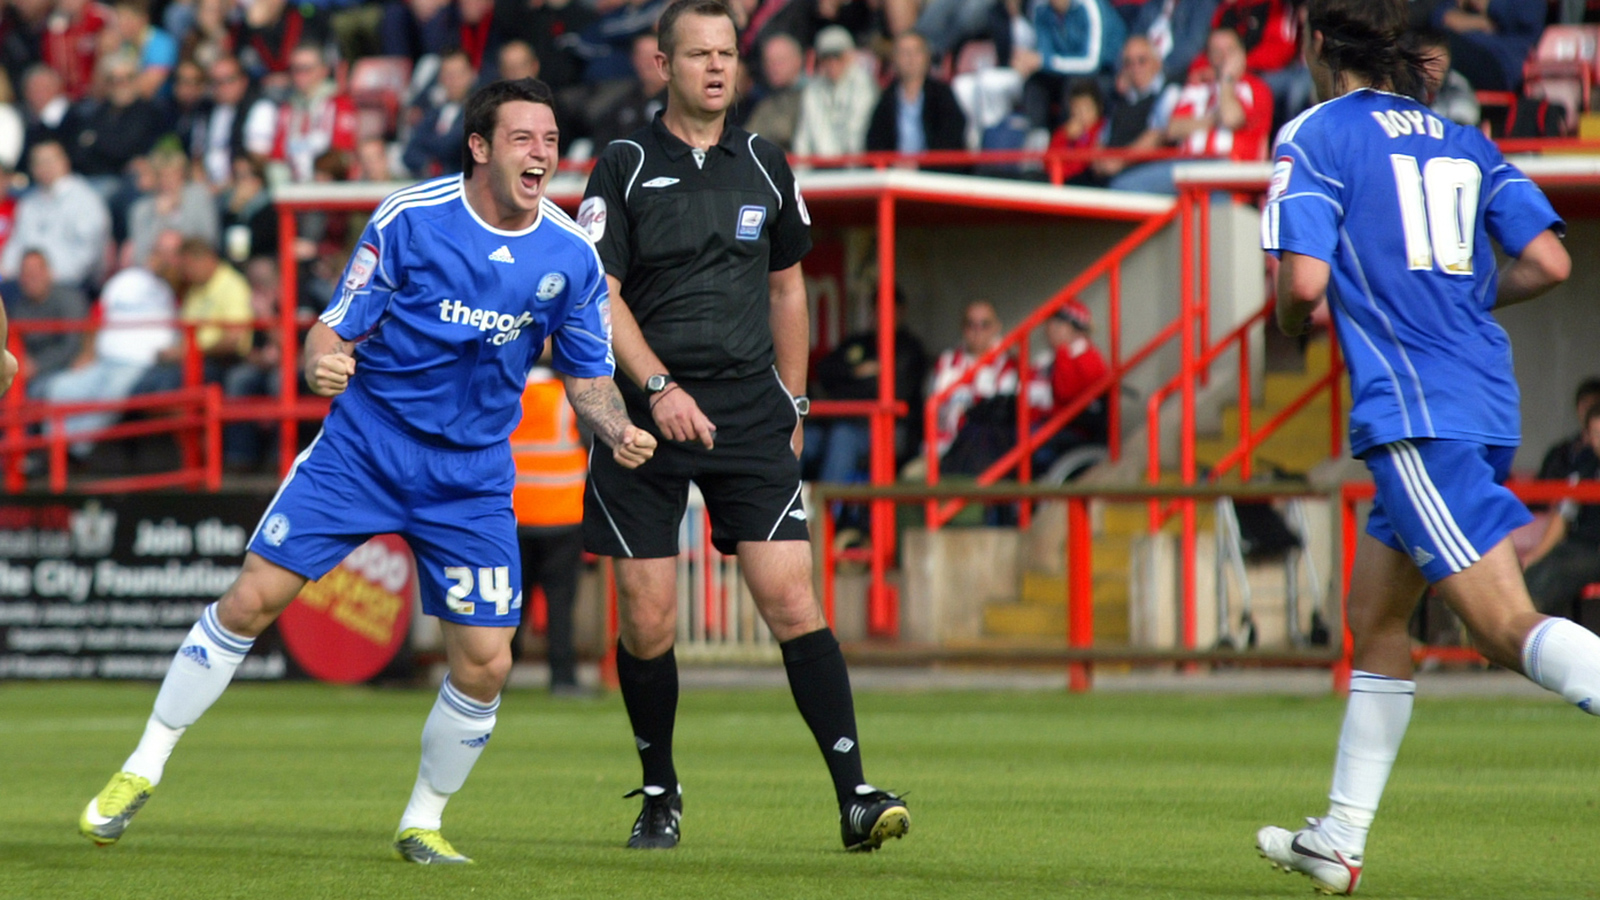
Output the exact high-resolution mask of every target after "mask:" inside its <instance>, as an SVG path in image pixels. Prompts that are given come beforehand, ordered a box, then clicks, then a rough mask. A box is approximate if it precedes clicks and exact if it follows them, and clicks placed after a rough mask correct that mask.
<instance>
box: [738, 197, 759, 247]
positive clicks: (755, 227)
mask: <svg viewBox="0 0 1600 900" xmlns="http://www.w3.org/2000/svg"><path fill="white" fill-rule="evenodd" d="M766 220H767V208H766V207H765V206H741V207H739V230H738V231H737V232H735V236H736V237H738V238H739V240H741V241H753V240H756V239H758V238H760V237H761V223H762V222H765V221H766Z"/></svg>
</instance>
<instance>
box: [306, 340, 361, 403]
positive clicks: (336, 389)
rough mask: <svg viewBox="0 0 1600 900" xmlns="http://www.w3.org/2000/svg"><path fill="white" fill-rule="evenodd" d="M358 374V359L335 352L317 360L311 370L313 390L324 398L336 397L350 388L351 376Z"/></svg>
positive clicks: (325, 354) (341, 352)
mask: <svg viewBox="0 0 1600 900" xmlns="http://www.w3.org/2000/svg"><path fill="white" fill-rule="evenodd" d="M355 373H356V358H355V357H354V356H351V355H350V354H348V353H345V352H343V351H339V350H335V351H333V352H331V353H324V354H323V355H322V356H320V357H318V358H317V364H316V366H315V367H313V368H312V370H311V378H310V379H309V380H310V382H311V390H312V391H314V392H316V393H317V394H319V395H321V396H323V397H336V396H338V395H339V394H342V393H344V389H345V388H347V387H349V386H350V376H351V375H354V374H355Z"/></svg>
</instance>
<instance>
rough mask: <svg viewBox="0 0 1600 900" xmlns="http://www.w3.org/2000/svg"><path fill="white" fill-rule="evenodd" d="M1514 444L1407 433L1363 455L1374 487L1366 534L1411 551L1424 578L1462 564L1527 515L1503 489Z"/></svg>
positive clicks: (1474, 559)
mask: <svg viewBox="0 0 1600 900" xmlns="http://www.w3.org/2000/svg"><path fill="white" fill-rule="evenodd" d="M1516 454H1517V448H1515V447H1502V446H1488V445H1485V444H1479V443H1475V442H1472V441H1452V440H1432V439H1427V438H1412V439H1410V440H1404V441H1395V442H1394V443H1392V444H1383V445H1381V446H1378V447H1373V448H1372V449H1371V450H1368V451H1367V452H1366V454H1365V455H1364V456H1363V459H1364V460H1365V462H1366V464H1367V470H1368V471H1370V472H1371V473H1372V478H1373V481H1374V482H1375V483H1376V487H1377V499H1375V500H1374V501H1373V503H1372V513H1371V515H1369V516H1368V517H1367V534H1370V535H1372V536H1373V537H1375V538H1377V539H1378V540H1380V541H1382V542H1383V543H1384V544H1386V545H1388V546H1389V547H1391V548H1393V549H1395V550H1397V551H1399V552H1400V553H1404V554H1405V555H1407V556H1409V557H1411V559H1412V561H1413V562H1415V563H1416V564H1417V568H1418V569H1421V570H1422V575H1423V577H1425V578H1426V579H1427V580H1428V583H1429V584H1433V583H1434V582H1437V581H1440V580H1442V579H1444V578H1447V577H1449V576H1451V575H1454V574H1455V573H1457V572H1459V571H1461V570H1462V569H1465V568H1467V567H1468V566H1470V565H1472V564H1473V563H1475V562H1477V561H1478V558H1479V557H1480V556H1482V555H1483V554H1484V553H1487V552H1489V550H1490V549H1491V548H1493V547H1494V546H1495V545H1496V544H1498V543H1500V541H1502V540H1504V539H1505V537H1506V535H1508V534H1510V533H1511V532H1512V531H1515V530H1516V529H1517V528H1520V527H1522V526H1523V525H1525V524H1527V523H1528V522H1530V521H1532V519H1533V516H1532V515H1530V514H1529V513H1528V508H1527V507H1526V506H1524V505H1523V503H1522V501H1521V500H1518V499H1517V498H1516V496H1515V495H1513V494H1512V493H1511V492H1510V491H1508V490H1506V488H1505V485H1504V482H1505V480H1506V476H1507V475H1509V474H1510V473H1511V460H1512V458H1513V457H1515V456H1516Z"/></svg>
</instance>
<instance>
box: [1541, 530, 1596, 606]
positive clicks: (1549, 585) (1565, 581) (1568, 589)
mask: <svg viewBox="0 0 1600 900" xmlns="http://www.w3.org/2000/svg"><path fill="white" fill-rule="evenodd" d="M1523 578H1524V579H1525V580H1526V581H1527V583H1528V593H1529V594H1530V595H1532V596H1533V605H1534V607H1535V608H1537V609H1538V610H1539V612H1542V613H1544V614H1545V615H1547V616H1569V617H1570V616H1571V615H1572V614H1573V611H1574V608H1575V606H1576V604H1577V601H1578V595H1579V594H1580V593H1581V592H1582V591H1583V589H1584V587H1585V586H1586V585H1589V584H1593V583H1594V582H1597V581H1600V547H1596V546H1594V545H1592V544H1585V543H1583V542H1581V541H1573V540H1565V541H1562V542H1561V543H1559V544H1557V545H1555V547H1553V548H1552V549H1551V550H1550V552H1549V553H1547V554H1545V556H1544V558H1543V559H1541V560H1539V561H1538V562H1536V563H1534V564H1533V565H1531V566H1529V567H1528V571H1526V572H1524V573H1523Z"/></svg>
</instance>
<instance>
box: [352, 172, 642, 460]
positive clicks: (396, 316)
mask: <svg viewBox="0 0 1600 900" xmlns="http://www.w3.org/2000/svg"><path fill="white" fill-rule="evenodd" d="M462 184H463V182H462V178H461V176H459V175H453V176H449V177H447V178H439V179H435V180H432V181H425V182H423V183H421V184H418V185H415V186H413V187H410V188H407V189H405V190H402V191H397V192H396V193H394V194H392V195H390V197H389V198H388V199H387V200H385V201H383V203H382V204H381V205H379V207H378V209H377V211H376V212H374V213H373V215H372V219H371V220H370V221H369V222H368V223H367V227H366V230H365V231H363V232H362V233H361V243H360V246H358V247H357V248H356V252H355V253H354V254H353V255H352V256H351V258H350V262H349V264H348V265H347V266H346V268H345V273H344V282H343V284H342V285H341V286H340V288H339V293H338V295H337V296H336V297H335V299H334V302H333V303H332V304H330V305H329V307H328V309H327V311H325V312H324V313H323V314H322V321H323V322H324V323H325V324H326V325H327V326H328V327H329V328H332V329H333V330H334V331H335V332H337V333H338V334H339V336H340V337H342V338H344V339H345V340H349V341H359V342H360V344H359V347H358V349H357V351H356V374H355V377H354V378H352V379H351V380H350V387H349V389H348V390H346V391H345V393H344V394H341V395H340V397H339V399H338V400H336V401H335V402H355V403H358V404H359V405H361V406H363V407H366V408H368V409H369V410H370V411H372V412H374V413H375V414H377V415H378V416H380V417H381V418H383V419H384V420H386V421H388V422H389V423H391V424H392V425H394V426H395V427H396V428H398V429H400V430H401V431H403V432H406V433H408V434H412V435H413V436H416V437H418V438H420V439H421V440H423V441H425V442H429V443H437V444H443V445H446V446H453V447H485V446H488V445H490V444H494V443H498V442H501V441H504V440H506V439H507V438H509V437H510V435H511V431H512V429H513V428H515V427H516V424H517V420H518V419H519V418H520V417H521V415H522V405H521V400H522V390H523V387H524V384H525V383H526V380H527V374H528V370H529V369H531V368H532V367H533V365H534V363H536V362H537V361H538V359H539V356H540V354H541V352H542V351H543V349H544V340H545V337H546V336H549V337H551V338H552V345H553V347H552V351H553V356H554V360H553V366H554V368H555V369H556V370H558V371H560V372H564V373H566V374H568V375H572V376H575V377H579V378H595V377H599V376H609V375H611V374H612V373H613V370H614V368H615V367H614V364H613V360H612V354H611V311H610V306H609V299H608V295H607V290H606V279H605V271H604V269H603V268H602V267H601V264H600V256H599V254H598V253H596V252H595V249H594V245H593V244H592V243H590V241H589V238H588V235H586V234H585V233H584V231H583V229H581V228H579V227H578V226H577V224H576V223H574V222H573V221H572V219H571V218H569V217H568V216H567V214H566V213H564V212H562V211H561V209H560V208H559V207H557V206H556V205H555V204H553V203H551V202H550V201H548V200H546V201H545V202H544V205H543V208H542V209H541V210H540V214H539V218H538V219H537V220H536V221H535V222H534V224H533V225H532V226H530V227H528V228H527V229H525V230H523V231H517V232H511V231H502V230H500V229H497V228H492V227H490V226H489V225H488V224H487V223H485V222H484V221H483V220H482V219H480V218H479V217H478V215H477V214H476V213H475V212H473V210H472V208H471V207H470V206H469V205H468V204H467V201H466V197H465V196H464V194H463V192H462Z"/></svg>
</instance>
